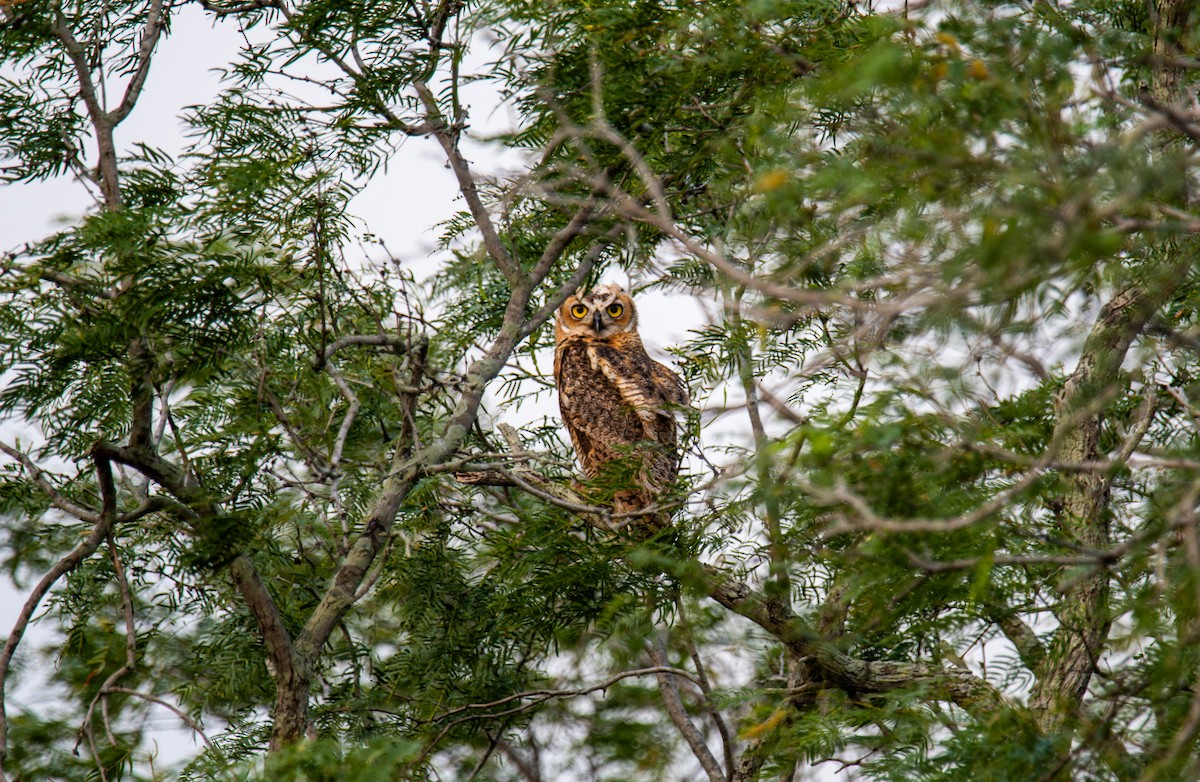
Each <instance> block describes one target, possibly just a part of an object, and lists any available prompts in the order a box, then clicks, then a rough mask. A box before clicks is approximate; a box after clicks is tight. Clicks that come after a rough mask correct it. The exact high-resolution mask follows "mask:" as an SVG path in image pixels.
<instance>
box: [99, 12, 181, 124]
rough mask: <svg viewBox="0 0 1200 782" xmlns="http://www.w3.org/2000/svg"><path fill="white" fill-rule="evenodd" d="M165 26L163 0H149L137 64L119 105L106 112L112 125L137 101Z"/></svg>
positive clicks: (131, 109)
mask: <svg viewBox="0 0 1200 782" xmlns="http://www.w3.org/2000/svg"><path fill="white" fill-rule="evenodd" d="M166 26H167V15H166V13H164V9H163V0H150V10H149V11H148V13H147V15H146V26H145V27H144V28H143V30H142V42H141V45H139V46H138V53H137V65H136V66H135V67H134V71H133V75H132V76H131V77H130V79H129V84H128V86H126V88H125V95H124V97H123V98H121V103H120V105H119V106H117V108H116V109H114V110H113V111H111V112H109V114H108V121H109V122H110V123H111V124H112V125H113V126H114V127H115V126H117V125H120V124H121V121H122V120H124V119H125V118H126V117H127V116H129V112H131V111H133V107H134V104H136V103H137V99H138V96H140V95H141V94H142V87H144V86H145V85H146V77H147V76H148V75H149V73H150V60H151V59H152V58H153V56H154V47H155V46H157V45H158V39H159V37H160V36H161V35H162V31H163V29H164V28H165V27H166Z"/></svg>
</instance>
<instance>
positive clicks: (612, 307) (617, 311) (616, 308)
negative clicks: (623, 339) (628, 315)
mask: <svg viewBox="0 0 1200 782" xmlns="http://www.w3.org/2000/svg"><path fill="white" fill-rule="evenodd" d="M624 311H625V308H624V307H622V306H621V305H620V304H609V305H608V314H609V316H610V317H613V318H619V317H621V313H622V312H624Z"/></svg>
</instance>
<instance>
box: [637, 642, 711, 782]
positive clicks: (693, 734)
mask: <svg viewBox="0 0 1200 782" xmlns="http://www.w3.org/2000/svg"><path fill="white" fill-rule="evenodd" d="M646 651H647V653H648V654H649V655H650V660H651V661H652V662H653V663H654V664H655V665H656V666H658V668H659V669H660V671H659V672H656V673H655V678H657V679H658V689H659V691H660V692H661V693H662V696H663V703H664V704H665V705H666V707H667V715H668V716H669V717H670V718H671V722H673V723H675V727H676V728H677V729H678V730H679V733H680V735H681V736H683V738H684V741H686V742H687V745H688V747H690V748H691V750H692V754H693V755H694V756H695V757H696V760H698V761H699V762H700V767H701V768H703V769H704V773H706V774H707V775H708V778H709V782H723V780H724V779H725V772H724V771H722V770H721V765H720V764H719V763H717V759H716V758H715V757H713V754H712V751H711V750H710V749H709V748H708V744H707V743H706V742H705V741H704V737H703V736H702V735H700V731H699V730H697V729H696V726H695V724H694V723H693V722H692V720H691V719H690V718H689V717H688V715H687V711H686V710H685V709H684V707H683V700H682V699H681V698H680V697H679V688H678V687H677V686H676V684H675V681H674V679H672V678H671V677H670V676H668V675H667V674H666V673H663V672H662V671H663V670H669V667H668V665H667V657H666V653H665V648H664V646H663V642H662V639H661V638H655V639H653V640H651V641H649V642H648V643H647V644H646Z"/></svg>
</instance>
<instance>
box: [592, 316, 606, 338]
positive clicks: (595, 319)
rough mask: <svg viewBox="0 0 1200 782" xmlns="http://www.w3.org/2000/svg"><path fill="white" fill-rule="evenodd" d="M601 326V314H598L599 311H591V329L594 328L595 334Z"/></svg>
mask: <svg viewBox="0 0 1200 782" xmlns="http://www.w3.org/2000/svg"><path fill="white" fill-rule="evenodd" d="M603 328H604V323H603V322H602V320H601V315H600V313H599V312H593V313H592V329H593V330H595V332H596V333H597V334H599V333H600V330H601V329H603Z"/></svg>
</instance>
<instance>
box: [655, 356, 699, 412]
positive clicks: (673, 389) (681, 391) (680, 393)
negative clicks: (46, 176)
mask: <svg viewBox="0 0 1200 782" xmlns="http://www.w3.org/2000/svg"><path fill="white" fill-rule="evenodd" d="M650 364H651V365H652V366H651V370H652V371H653V373H654V384H655V385H656V386H658V390H659V394H660V395H661V396H662V398H663V399H665V400H666V401H667V402H669V403H671V404H672V405H674V406H676V407H687V406H688V405H689V404H690V403H691V400H690V399H688V392H687V386H685V385H684V384H683V379H682V378H680V377H679V375H677V374H675V373H674V372H672V371H671V370H670V369H668V368H667V367H666V366H664V365H662V364H660V363H658V362H657V361H651V362H650Z"/></svg>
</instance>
